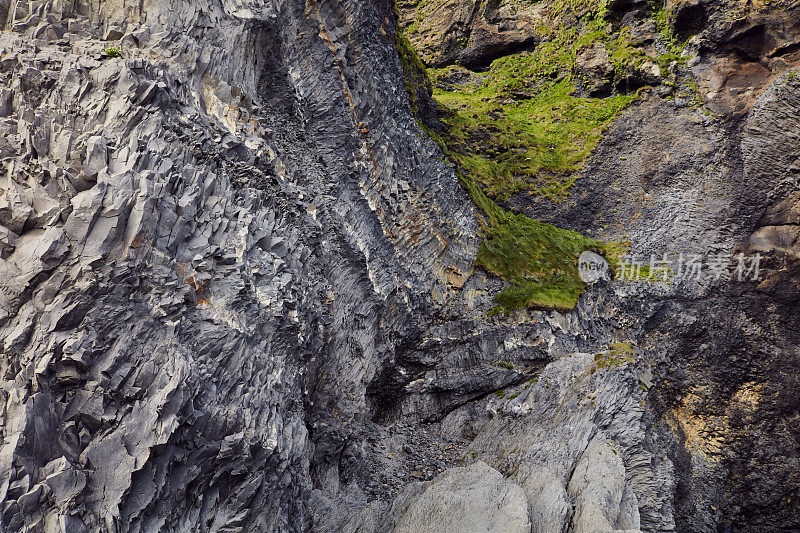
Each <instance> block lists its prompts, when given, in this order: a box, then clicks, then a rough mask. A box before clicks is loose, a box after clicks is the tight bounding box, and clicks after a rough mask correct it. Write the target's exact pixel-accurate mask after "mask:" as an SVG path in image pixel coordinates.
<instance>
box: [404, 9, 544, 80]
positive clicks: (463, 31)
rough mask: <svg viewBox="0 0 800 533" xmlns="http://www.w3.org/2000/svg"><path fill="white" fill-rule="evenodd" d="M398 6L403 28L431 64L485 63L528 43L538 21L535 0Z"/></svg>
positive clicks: (471, 64)
mask: <svg viewBox="0 0 800 533" xmlns="http://www.w3.org/2000/svg"><path fill="white" fill-rule="evenodd" d="M397 7H398V9H399V12H400V14H401V18H400V23H401V27H402V28H403V29H405V30H406V33H408V34H409V35H410V38H411V39H412V42H414V45H415V47H416V48H417V50H418V51H419V54H420V56H421V58H422V60H423V61H425V63H426V64H427V65H429V66H431V67H443V66H446V65H450V64H454V63H458V64H461V65H463V66H465V67H469V68H475V67H486V66H488V65H489V63H491V62H492V60H493V59H495V58H498V57H500V56H503V55H506V54H508V53H511V52H513V51H516V50H520V49H523V48H525V47H528V46H530V45H532V44H533V43H534V41H535V37H534V36H535V31H534V30H535V27H536V25H537V24H540V23H541V22H542V17H541V16H540V15H539V13H538V8H537V7H536V5H535V4H527V3H523V2H513V1H512V2H509V1H499V2H498V1H489V2H484V1H482V0H466V1H465V0H446V1H443V2H442V1H436V2H429V1H427V0H401V1H398V2H397Z"/></svg>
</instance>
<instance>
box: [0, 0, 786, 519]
mask: <svg viewBox="0 0 800 533" xmlns="http://www.w3.org/2000/svg"><path fill="white" fill-rule="evenodd" d="M728 3H730V4H731V6H727V4H726V6H727V7H734V6H733V4H737V3H736V2H733V1H732V0H731V2H728ZM418 4H421V3H420V2H408V1H407V2H398V6H397V7H398V8H399V12H400V18H401V23H402V24H403V25H405V26H408V25H409V24H412V23H413V20H414V17H415V16H416V15H414V13H416V11H414V10H418V9H422V6H421V5H418ZM633 4H635V5H636V6H638V7H637V9H639V8H641V6H640V5H639V3H636V2H634V3H633ZM668 4H670V6H669V8H670V13H672V15H671V16H673V18H674V21H673V24H674V25H675V27H676V30H677V31H687V32H688V31H691V32H698V33H695V34H694V37H692V38H691V40H690V42H689V44H688V48H687V49H688V50H690V53H691V58H690V60H689V68H690V69H692V72H693V74H694V75H695V76H697V78H698V80H699V90H700V91H702V93H703V98H704V99H705V101H706V103H707V104H708V106H709V107H710V108H711V109H712V110H713V111H714V112H715V113H719V114H720V115H721V116H719V117H710V116H708V115H705V114H703V113H702V112H701V111H700V110H698V109H695V108H694V107H692V106H690V105H689V104H688V103H687V102H685V101H680V99H677V100H678V101H672V100H668V99H666V98H662V97H661V96H659V95H658V94H652V93H651V94H646V95H645V96H644V97H643V98H642V100H641V101H640V102H638V103H636V104H635V105H633V106H631V107H630V108H629V109H627V110H626V111H625V112H624V113H623V114H622V116H621V117H620V118H619V120H618V121H617V122H616V123H614V124H613V125H612V126H611V127H610V128H609V130H608V132H607V133H606V136H605V138H604V139H603V140H602V141H601V142H600V144H599V146H598V147H597V149H596V150H595V151H594V153H593V154H592V155H591V156H590V157H589V159H588V160H587V162H586V165H585V167H584V168H583V170H582V171H581V179H580V180H578V182H577V184H576V188H575V192H574V194H573V196H572V197H570V198H569V199H568V200H567V201H566V202H564V203H563V204H560V205H558V206H555V207H554V206H542V205H539V204H536V203H535V202H532V201H526V200H525V199H520V198H512V199H510V200H509V202H510V204H511V205H512V206H513V207H515V208H517V209H518V210H520V211H523V212H526V213H528V214H530V215H532V216H536V217H537V218H542V219H545V220H550V221H553V222H555V223H558V224H559V225H562V226H564V227H569V228H572V229H577V230H581V231H588V230H590V229H592V228H595V229H597V228H602V231H601V232H600V231H599V232H598V233H602V235H600V236H601V237H603V238H609V239H610V238H622V237H625V238H627V239H630V241H631V247H632V251H634V252H635V253H639V254H645V253H656V254H661V253H664V252H666V251H670V250H675V249H677V248H680V250H679V251H683V252H698V253H704V252H706V251H707V250H709V249H711V250H715V251H721V252H726V253H727V252H730V253H738V252H740V251H741V252H746V253H761V254H762V255H763V256H764V263H763V276H762V280H761V281H760V282H758V283H755V282H754V283H743V284H725V283H723V282H722V281H719V280H716V281H709V280H703V281H701V282H699V283H676V284H674V285H667V284H661V285H659V284H651V283H644V282H641V283H630V284H622V283H616V282H614V281H606V282H601V283H598V284H597V285H593V286H592V287H590V288H589V289H588V290H587V292H586V293H585V294H584V296H583V297H582V298H581V301H580V302H579V304H578V306H577V307H576V308H575V309H574V310H573V311H571V312H568V313H561V312H557V311H549V312H544V311H536V310H522V311H519V312H517V313H514V314H512V315H511V316H496V317H495V316H489V315H487V311H488V310H489V308H490V307H492V305H493V301H492V297H493V295H494V294H496V293H497V292H498V291H499V290H500V289H501V288H502V286H503V282H502V281H501V280H498V279H497V278H493V277H490V276H487V275H486V274H485V273H484V272H481V271H477V270H475V269H474V268H473V263H474V260H475V255H476V253H477V250H478V246H479V241H480V235H481V221H480V219H479V216H478V213H477V209H476V208H475V207H474V206H473V204H472V203H471V201H470V200H469V198H468V196H467V195H466V193H465V192H464V191H463V190H462V188H461V186H460V184H459V180H458V178H457V176H456V174H455V172H454V169H453V168H452V167H451V166H450V164H449V163H447V162H446V161H445V159H444V158H443V156H442V152H441V150H440V148H439V147H438V146H437V145H436V144H435V143H434V142H433V141H432V140H431V139H429V138H428V137H427V135H425V134H424V133H423V131H422V130H421V129H420V128H419V126H418V125H417V123H416V120H415V117H414V114H413V111H412V106H411V104H410V102H409V94H408V90H409V88H408V87H407V85H406V81H405V79H404V72H403V65H402V64H401V61H400V59H399V58H398V52H397V49H396V48H395V44H396V43H395V32H396V27H397V23H398V20H397V15H396V14H395V12H394V10H393V5H392V3H390V2H389V1H388V0H339V1H331V0H327V1H320V0H309V1H305V2H304V1H299V0H195V1H192V2H184V1H182V0H135V1H134V0H104V1H102V2H100V1H96V0H92V1H87V0H19V1H16V0H15V1H11V2H9V1H8V0H0V27H1V28H3V30H2V32H0V131H2V136H0V343H1V346H2V358H0V405H2V416H0V422H1V423H2V427H0V431H1V432H2V433H1V435H2V440H1V441H0V503H2V507H0V530H1V531H36V532H38V531H47V532H51V531H52V532H56V531H65V532H69V533H73V532H75V533H80V532H95V531H114V532H135V531H146V532H150V531H176V532H177V531H181V532H226V533H232V532H250V531H271V532H284V531H319V532H328V531H330V532H333V531H348V532H361V533H369V532H375V533H377V532H391V531H397V532H416V531H503V532H505V531H508V532H517V531H519V532H523V531H525V532H527V531H531V532H541V533H550V532H558V531H560V532H570V531H574V532H590V531H591V532H593V531H681V532H682V531H697V532H709V533H714V532H716V531H718V530H720V529H721V528H729V530H731V531H776V530H786V531H791V530H795V529H797V528H800V518H798V517H800V511H798V505H799V504H800V478H798V472H800V466H798V465H800V463H799V462H798V461H800V447H799V445H798V442H800V434H798V429H797V428H798V427H800V405H799V404H798V399H797V398H798V395H797V390H798V387H800V378H798V373H797V370H796V369H797V367H798V362H800V352H798V348H797V346H798V344H799V343H800V338H798V332H800V327H798V326H799V325H798V324H797V313H796V306H797V305H798V302H800V285H798V281H797V280H798V275H800V259H799V258H800V247H799V246H798V242H800V241H798V235H799V234H800V233H799V230H798V228H800V214H799V213H800V207H798V206H800V192H798V190H800V189H798V177H799V176H800V163H799V162H800V149H799V148H798V147H800V142H798V141H800V139H798V135H800V134H798V132H800V118H798V117H800V100H799V99H798V94H800V81H798V77H797V75H796V72H797V50H798V48H797V43H798V42H800V41H798V39H800V36H799V35H798V27H797V24H796V22H797V20H800V19H798V18H797V17H795V16H794V15H796V14H797V7H796V5H795V4H791V5H786V2H776V6H777V7H775V6H773V7H768V8H764V9H762V8H763V7H764V6H761V4H760V3H759V4H758V5H757V6H755V5H750V6H749V7H748V6H744V7H742V9H743V11H741V12H740V11H736V12H735V13H737V16H736V17H733V18H729V17H726V16H725V13H727V12H726V11H724V9H722V7H720V6H719V5H717V4H714V3H712V2H705V1H699V2H685V3H684V2H668ZM673 4H675V5H673ZM684 4H685V5H684ZM614 5H615V6H616V7H615V9H618V10H620V9H621V10H622V11H625V9H623V8H624V6H622V4H621V3H614ZM748 5H749V4H748ZM443 6H444V7H443ZM620 6H622V7H620ZM726 6H723V7H726ZM737 6H738V4H737ZM512 7H513V6H511V5H510V4H509V3H506V2H474V1H466V0H465V1H463V2H450V1H449V2H444V3H441V2H437V3H435V5H433V6H432V7H431V6H427V8H431V9H433V10H434V11H436V10H440V11H441V13H440V14H445V15H447V16H442V17H438V16H437V17H433V19H426V20H428V22H426V24H427V26H425V25H423V26H421V27H420V28H419V35H418V37H417V38H418V40H419V43H418V44H419V46H421V47H422V51H423V54H422V55H423V58H424V59H426V61H429V62H431V63H432V64H433V63H435V62H437V61H438V62H440V63H441V64H442V65H444V64H449V63H453V62H455V61H459V62H460V63H461V64H463V65H466V66H473V67H482V66H486V65H487V64H488V63H489V62H490V61H491V60H492V59H493V58H495V57H497V56H498V55H502V54H504V53H507V52H508V51H509V50H516V49H519V48H520V47H522V48H524V47H529V46H533V45H535V43H533V42H530V41H529V39H528V33H527V31H528V30H527V28H529V26H530V25H532V24H535V23H536V20H537V18H536V17H537V15H536V12H537V8H536V6H535V5H534V6H527V7H524V8H523V7H520V8H519V9H517V8H513V9H512ZM739 7H741V6H739ZM737 9H738V7H737ZM436 12H437V13H439V11H436ZM410 13H411V14H410ZM451 15H452V16H451ZM453 17H455V18H456V19H457V20H451V19H452V18H453ZM459 17H460V18H459ZM698 17H699V19H698ZM696 19H697V20H700V21H701V22H702V25H701V26H700V27H694V26H693V24H694V23H693V22H692V21H694V20H696ZM425 47H427V48H425ZM425 50H428V51H429V52H430V53H429V54H428V56H429V57H426V52H425ZM448 54H449V55H448ZM602 55H603V54H602V50H595V51H593V52H592V55H591V57H589V55H587V57H586V66H587V68H589V67H591V68H592V69H594V70H597V68H595V67H599V68H600V70H601V71H602V67H603V61H602ZM748 72H749V73H750V74H751V75H750V74H747V73H748ZM600 74H601V75H603V73H602V72H600ZM464 75H465V76H466V77H468V78H470V77H471V76H473V74H470V73H469V72H468V71H465V72H464ZM748 76H749V77H748ZM421 97H424V95H422V96H421ZM612 212H613V213H614V216H613V217H611V216H610V213H612ZM676 247H677V248H676ZM619 342H624V343H628V345H630V347H631V348H630V349H631V354H630V357H627V356H626V357H625V358H622V359H620V358H619V357H618V355H617V354H615V353H614V351H613V350H611V349H610V348H609V347H610V346H611V345H612V344H613V343H619Z"/></svg>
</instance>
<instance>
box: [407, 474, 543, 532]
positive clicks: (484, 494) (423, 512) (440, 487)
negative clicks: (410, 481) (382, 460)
mask: <svg viewBox="0 0 800 533" xmlns="http://www.w3.org/2000/svg"><path fill="white" fill-rule="evenodd" d="M393 531H394V532H395V533H412V532H413V533H423V532H442V533H444V532H453V533H455V532H456V531H464V532H469V533H478V532H490V531H507V532H508V533H523V532H525V533H527V532H528V531H530V520H529V519H528V503H527V500H526V499H525V494H524V493H523V491H522V489H521V488H520V487H518V486H517V485H516V484H514V483H512V482H510V481H508V480H506V479H504V478H503V476H502V475H500V473H499V472H498V471H497V470H495V469H493V468H491V467H489V466H488V465H486V464H485V463H483V462H481V461H478V462H476V463H473V464H472V465H470V466H468V467H462V468H453V469H450V470H448V471H447V472H445V473H444V474H442V475H441V476H439V477H438V478H437V479H436V480H435V481H434V482H432V483H431V484H430V485H429V486H428V487H426V488H425V491H424V492H423V493H422V494H421V495H420V496H418V497H417V498H416V499H415V500H414V501H413V502H412V503H411V505H409V507H408V509H407V510H406V512H405V513H404V514H403V515H402V516H401V517H400V519H399V520H398V522H397V525H396V526H395V528H394V530H393Z"/></svg>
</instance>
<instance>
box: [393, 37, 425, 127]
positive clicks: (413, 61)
mask: <svg viewBox="0 0 800 533" xmlns="http://www.w3.org/2000/svg"><path fill="white" fill-rule="evenodd" d="M395 46H396V47H397V53H398V56H399V57H400V65H401V66H402V67H403V78H404V80H405V85H406V91H407V92H408V98H409V101H410V102H411V110H412V111H413V113H414V114H415V115H419V113H420V107H419V106H420V103H421V102H422V99H423V98H425V99H427V98H430V96H431V94H433V84H432V82H431V78H430V76H428V71H427V70H426V69H425V65H424V64H423V63H422V60H421V59H420V58H419V56H418V55H417V53H416V52H415V51H414V48H413V47H412V46H411V43H410V42H409V40H408V38H407V37H406V36H405V35H404V34H403V32H401V31H400V30H399V29H398V30H397V31H396V32H395ZM420 91H425V93H426V94H425V95H422V94H420Z"/></svg>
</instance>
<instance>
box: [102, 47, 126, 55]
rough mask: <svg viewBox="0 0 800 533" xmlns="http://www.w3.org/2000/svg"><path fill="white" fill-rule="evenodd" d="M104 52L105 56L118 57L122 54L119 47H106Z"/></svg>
mask: <svg viewBox="0 0 800 533" xmlns="http://www.w3.org/2000/svg"><path fill="white" fill-rule="evenodd" d="M104 53H105V54H106V56H107V57H120V56H121V55H122V50H120V49H119V48H106V49H105V50H104Z"/></svg>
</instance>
